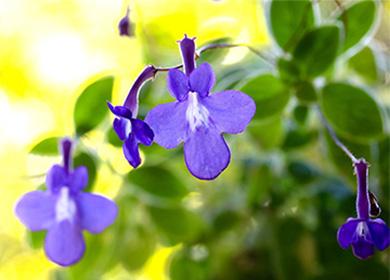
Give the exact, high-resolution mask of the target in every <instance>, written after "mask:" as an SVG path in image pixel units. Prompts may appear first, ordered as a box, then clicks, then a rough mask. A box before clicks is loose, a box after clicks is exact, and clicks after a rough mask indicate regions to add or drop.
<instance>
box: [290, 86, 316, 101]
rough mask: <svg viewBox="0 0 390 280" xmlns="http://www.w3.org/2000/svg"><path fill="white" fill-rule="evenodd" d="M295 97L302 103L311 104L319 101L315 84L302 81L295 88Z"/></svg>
mask: <svg viewBox="0 0 390 280" xmlns="http://www.w3.org/2000/svg"><path fill="white" fill-rule="evenodd" d="M295 96H296V97H297V98H298V99H299V101H300V102H302V103H311V102H314V101H316V100H317V93H316V89H315V88H314V86H313V84H312V83H310V82H307V81H302V82H300V83H298V84H297V85H296V86H295Z"/></svg>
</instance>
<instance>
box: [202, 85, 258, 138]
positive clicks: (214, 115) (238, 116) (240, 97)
mask: <svg viewBox="0 0 390 280" xmlns="http://www.w3.org/2000/svg"><path fill="white" fill-rule="evenodd" d="M202 103H203V104H204V106H205V107H206V108H207V109H208V111H209V113H210V118H211V119H212V120H213V122H214V124H215V125H216V127H217V128H218V130H219V131H220V132H223V133H232V134H235V133H240V132H242V131H244V130H245V128H246V127H247V125H248V124H249V122H250V121H251V120H252V118H253V116H254V114H255V112H256V104H255V102H254V101H253V99H252V98H251V97H249V96H248V95H246V94H244V93H242V92H240V91H235V90H228V91H222V92H218V93H215V94H212V95H210V96H208V97H206V98H204V99H203V100H202Z"/></svg>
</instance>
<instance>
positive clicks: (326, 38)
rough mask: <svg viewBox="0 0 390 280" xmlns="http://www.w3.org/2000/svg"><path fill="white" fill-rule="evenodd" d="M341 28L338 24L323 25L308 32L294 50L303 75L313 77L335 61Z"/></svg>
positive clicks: (295, 58)
mask: <svg viewBox="0 0 390 280" xmlns="http://www.w3.org/2000/svg"><path fill="white" fill-rule="evenodd" d="M339 38H340V29H339V28H338V27H337V26H336V25H328V26H321V27H317V28H314V29H312V30H311V31H309V32H307V33H306V34H305V35H304V37H303V38H302V39H301V40H300V41H299V43H298V45H297V47H296V48H295V50H294V53H293V57H294V60H295V61H296V62H297V63H298V64H299V67H300V72H301V77H303V78H313V77H316V76H318V75H320V74H322V73H323V72H325V70H327V69H328V68H329V67H330V66H331V65H332V64H333V62H334V61H335V59H336V56H337V51H338V48H339Z"/></svg>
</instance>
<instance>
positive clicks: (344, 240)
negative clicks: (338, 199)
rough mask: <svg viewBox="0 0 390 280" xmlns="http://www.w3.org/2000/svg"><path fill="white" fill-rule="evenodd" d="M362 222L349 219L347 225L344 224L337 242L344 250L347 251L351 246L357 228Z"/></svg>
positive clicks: (338, 234)
mask: <svg viewBox="0 0 390 280" xmlns="http://www.w3.org/2000/svg"><path fill="white" fill-rule="evenodd" d="M359 222H360V220H358V219H352V218H349V219H348V220H347V222H346V223H345V224H343V225H342V226H341V227H340V228H339V230H338V231H337V241H338V242H339V245H340V247H341V248H343V249H347V248H348V247H349V245H351V243H352V241H353V238H354V235H355V232H356V227H357V225H358V223H359Z"/></svg>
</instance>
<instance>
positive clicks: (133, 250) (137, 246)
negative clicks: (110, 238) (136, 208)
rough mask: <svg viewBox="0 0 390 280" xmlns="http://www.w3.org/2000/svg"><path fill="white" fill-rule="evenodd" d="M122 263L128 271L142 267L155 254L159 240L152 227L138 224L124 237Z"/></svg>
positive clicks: (122, 241)
mask: <svg viewBox="0 0 390 280" xmlns="http://www.w3.org/2000/svg"><path fill="white" fill-rule="evenodd" d="M122 238H123V239H122V240H121V243H122V247H121V249H122V254H121V263H122V265H123V266H124V267H125V268H126V269H127V270H128V271H134V270H138V269H140V268H142V266H143V265H144V264H145V262H146V261H147V260H148V259H149V257H150V256H151V255H152V254H153V252H154V249H155V248H156V245H157V241H156V238H155V235H154V234H153V232H152V231H151V230H150V229H147V228H146V227H145V226H143V225H137V226H135V228H134V229H132V230H131V231H127V232H126V235H125V236H124V237H122Z"/></svg>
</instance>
